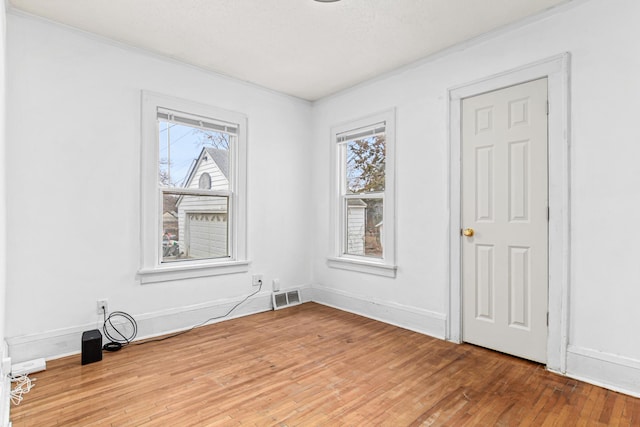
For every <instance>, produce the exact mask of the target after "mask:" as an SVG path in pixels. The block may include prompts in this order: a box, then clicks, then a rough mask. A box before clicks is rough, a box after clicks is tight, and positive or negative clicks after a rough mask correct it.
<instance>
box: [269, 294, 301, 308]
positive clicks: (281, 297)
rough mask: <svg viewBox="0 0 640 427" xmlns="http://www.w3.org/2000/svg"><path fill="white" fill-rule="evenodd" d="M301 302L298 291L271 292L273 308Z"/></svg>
mask: <svg viewBox="0 0 640 427" xmlns="http://www.w3.org/2000/svg"><path fill="white" fill-rule="evenodd" d="M300 303H302V301H301V299H300V291H298V290H295V291H287V292H278V293H274V294H273V309H274V310H278V309H281V308H285V307H290V306H292V305H298V304H300Z"/></svg>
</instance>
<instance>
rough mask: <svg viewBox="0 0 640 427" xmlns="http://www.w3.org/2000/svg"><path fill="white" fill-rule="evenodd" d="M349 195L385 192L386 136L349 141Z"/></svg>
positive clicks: (347, 172)
mask: <svg viewBox="0 0 640 427" xmlns="http://www.w3.org/2000/svg"><path fill="white" fill-rule="evenodd" d="M346 144H347V153H346V154H347V158H346V162H347V168H346V174H347V176H346V180H347V182H346V185H347V193H351V194H353V193H369V192H374V191H384V186H385V178H384V171H385V135H384V134H382V135H377V136H372V137H369V138H364V139H356V140H353V141H347V143H346Z"/></svg>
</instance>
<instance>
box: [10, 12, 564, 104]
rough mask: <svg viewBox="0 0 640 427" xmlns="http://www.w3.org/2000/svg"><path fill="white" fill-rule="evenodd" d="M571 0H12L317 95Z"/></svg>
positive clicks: (192, 60)
mask: <svg viewBox="0 0 640 427" xmlns="http://www.w3.org/2000/svg"><path fill="white" fill-rule="evenodd" d="M568 1H571V0H342V1H339V2H334V3H319V2H316V1H313V0H55V1H52V0H9V5H10V7H11V8H14V9H19V10H22V11H25V12H28V13H31V14H34V15H39V16H42V17H45V18H48V19H51V20H54V21H58V22H61V23H63V24H66V25H69V26H72V27H76V28H79V29H82V30H85V31H89V32H92V33H96V34H99V35H101V36H104V37H107V38H110V39H114V40H117V41H120V42H123V43H126V44H128V45H132V46H136V47H140V48H143V49H146V50H149V51H153V52H156V53H159V54H162V55H165V56H169V57H171V58H175V59H177V60H180V61H183V62H186V63H189V64H192V65H195V66H198V67H202V68H205V69H208V70H212V71H215V72H218V73H221V74H225V75H228V76H232V77H235V78H238V79H241V80H245V81H249V82H252V83H255V84H257V85H260V86H264V87H267V88H270V89H273V90H276V91H279V92H283V93H287V94H290V95H293V96H297V97H300V98H303V99H307V100H316V99H319V98H322V97H324V96H327V95H330V94H332V93H335V92H337V91H339V90H341V89H345V88H347V87H350V86H353V85H355V84H358V83H360V82H362V81H365V80H367V79H370V78H372V77H374V76H377V75H380V74H382V73H385V72H387V71H390V70H393V69H395V68H398V67H401V66H403V65H406V64H409V63H411V62H414V61H417V60H419V59H421V58H424V57H426V56H428V55H431V54H433V53H436V52H438V51H441V50H443V49H445V48H447V47H450V46H452V45H455V44H457V43H461V42H463V41H465V40H469V39H471V38H473V37H475V36H478V35H481V34H483V33H486V32H488V31H491V30H493V29H496V28H500V27H503V26H505V25H508V24H511V23H514V22H517V21H519V20H522V19H524V18H526V17H529V16H531V15H534V14H536V13H540V12H542V11H544V10H546V9H549V8H551V7H554V6H556V5H559V4H561V3H566V2H568Z"/></svg>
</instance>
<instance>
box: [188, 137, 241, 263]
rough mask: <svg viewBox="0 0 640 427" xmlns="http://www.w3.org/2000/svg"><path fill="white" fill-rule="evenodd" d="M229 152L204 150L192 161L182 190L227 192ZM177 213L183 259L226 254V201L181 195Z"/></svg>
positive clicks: (214, 149) (225, 199) (219, 198)
mask: <svg viewBox="0 0 640 427" xmlns="http://www.w3.org/2000/svg"><path fill="white" fill-rule="evenodd" d="M228 176H229V152H228V151H227V150H221V149H217V148H212V147H204V148H203V149H202V151H201V152H200V155H199V156H198V158H197V160H196V161H195V162H194V164H193V166H192V167H191V169H190V171H189V173H188V174H187V178H186V179H185V183H184V185H183V186H184V187H185V188H192V189H198V188H200V189H207V190H209V189H210V190H228V189H229V179H228ZM176 207H177V211H178V229H179V232H178V235H179V240H178V244H179V246H180V253H181V256H183V257H186V258H218V257H224V256H227V255H228V243H227V240H228V239H227V236H228V229H227V198H225V197H214V196H182V197H180V198H179V199H178V202H177V203H176Z"/></svg>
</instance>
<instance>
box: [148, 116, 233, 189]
mask: <svg viewBox="0 0 640 427" xmlns="http://www.w3.org/2000/svg"><path fill="white" fill-rule="evenodd" d="M158 124H159V129H158V134H159V138H158V144H159V158H158V162H159V171H160V176H159V177H158V179H159V184H160V186H161V187H181V188H199V187H200V185H202V184H203V183H204V181H200V178H201V175H202V173H208V174H209V177H210V182H211V187H210V188H211V189H212V190H228V189H229V176H230V175H229V150H230V147H231V144H232V138H233V136H232V135H229V134H226V133H223V132H215V131H208V130H203V129H200V128H197V127H191V126H186V125H182V124H176V123H171V122H167V121H162V120H160V121H158Z"/></svg>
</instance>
